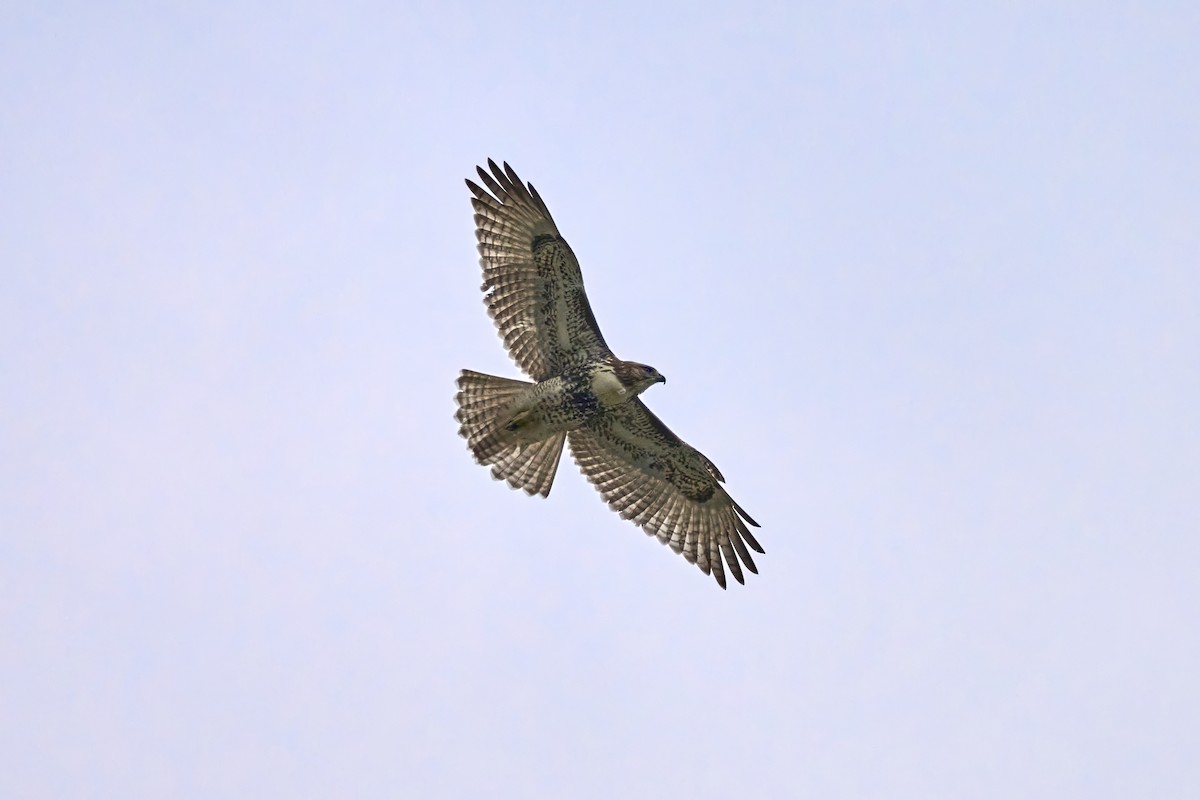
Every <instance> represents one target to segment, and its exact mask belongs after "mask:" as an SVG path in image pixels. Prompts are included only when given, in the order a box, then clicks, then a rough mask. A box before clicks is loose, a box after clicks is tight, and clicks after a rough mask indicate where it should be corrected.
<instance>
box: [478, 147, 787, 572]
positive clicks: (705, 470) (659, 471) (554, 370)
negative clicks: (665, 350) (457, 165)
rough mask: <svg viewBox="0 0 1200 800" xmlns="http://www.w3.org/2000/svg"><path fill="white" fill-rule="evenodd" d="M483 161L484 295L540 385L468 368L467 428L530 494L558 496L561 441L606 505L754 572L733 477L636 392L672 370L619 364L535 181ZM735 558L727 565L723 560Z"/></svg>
mask: <svg viewBox="0 0 1200 800" xmlns="http://www.w3.org/2000/svg"><path fill="white" fill-rule="evenodd" d="M488 167H489V168H490V172H489V171H487V170H484V169H483V168H482V167H476V170H477V171H478V173H479V178H480V180H481V181H483V185H484V187H487V188H486V189H485V188H483V187H481V186H479V185H478V184H476V183H474V182H473V181H471V180H467V187H468V188H469V189H470V190H471V194H472V198H471V205H472V206H474V208H475V238H476V239H477V240H478V242H479V256H480V258H479V263H480V264H481V265H482V267H483V286H482V287H481V288H482V289H483V293H484V302H485V303H486V304H487V309H488V313H489V314H490V315H491V317H492V319H493V320H494V321H495V323H496V328H497V329H498V330H499V332H500V336H501V338H503V339H504V345H505V347H506V348H507V349H508V352H509V355H511V356H512V358H513V360H514V361H515V362H516V363H517V366H519V367H520V368H521V369H522V370H523V371H524V372H525V374H526V375H528V376H529V377H530V378H532V379H533V382H529V381H521V380H512V379H510V378H500V377H496V376H494V375H484V374H483V373H479V372H473V371H471V370H463V371H462V374H461V375H460V376H459V378H458V389H459V391H458V394H457V396H456V398H455V399H456V401H457V402H458V412H457V414H456V415H455V418H456V419H457V420H458V421H459V423H461V427H460V428H459V433H460V434H461V435H462V436H463V437H464V438H466V440H467V445H468V447H470V450H471V452H472V454H473V455H474V456H475V460H476V461H478V462H479V463H480V464H483V465H485V466H490V467H491V468H492V475H493V476H494V477H495V478H497V479H498V480H504V481H507V482H508V484H509V485H510V486H512V487H513V488H514V489H523V490H524V491H525V492H526V493H528V494H530V495H534V494H540V495H542V496H543V497H546V496H548V495H549V494H550V486H551V484H552V483H553V482H554V473H555V471H556V470H557V469H558V462H559V458H560V457H561V456H562V449H563V442H564V441H570V443H571V455H572V456H573V457H574V459H575V463H576V464H578V465H579V468H580V469H581V470H582V471H583V474H584V475H585V476H586V477H587V479H588V480H589V481H590V482H591V483H592V484H593V485H595V487H596V488H597V489H598V490H599V492H600V494H601V496H602V497H603V498H604V500H605V501H606V502H607V503H608V505H609V506H610V507H611V508H612V509H613V510H614V511H616V512H618V513H619V514H620V515H621V516H622V517H623V518H625V519H628V520H632V521H633V522H634V523H635V524H637V525H639V526H641V527H642V528H643V529H644V530H645V531H646V532H647V533H648V534H650V535H652V536H655V537H657V538H658V540H659V541H661V542H662V543H663V544H666V545H668V546H670V548H671V549H672V550H674V551H675V552H676V553H679V554H681V555H682V556H683V557H684V558H686V559H687V560H688V561H689V562H691V563H693V564H695V565H696V566H698V567H699V568H700V569H701V570H702V571H703V572H704V574H705V575H709V574H711V575H712V576H713V577H714V578H716V581H717V583H718V584H720V586H721V588H722V589H724V588H725V571H726V569H728V570H729V572H731V573H732V574H733V577H734V578H735V579H736V580H737V582H738V583H745V579H744V578H743V575H742V566H743V565H744V566H745V568H746V569H748V570H750V571H751V572H754V573H757V572H758V569H757V568H756V567H755V566H754V561H753V559H752V558H751V557H750V550H748V549H747V546H749V548H751V549H753V550H754V551H755V552H758V553H762V552H764V551H763V549H762V546H761V545H759V543H758V542H757V541H756V540H755V538H754V536H753V535H752V534H751V533H750V529H749V528H748V527H747V525H753V526H754V527H758V523H757V522H755V521H754V520H753V519H751V518H750V515H749V514H747V513H746V512H745V511H743V510H742V507H741V506H739V505H738V504H737V503H736V502H734V500H733V498H732V497H730V496H729V494H728V493H727V492H726V491H725V489H724V488H723V487H722V486H721V484H722V483H723V482H724V480H725V479H724V477H722V475H721V473H720V472H719V471H718V470H717V468H716V466H714V465H713V463H712V462H711V461H709V460H708V459H707V458H705V456H704V455H703V454H702V453H700V451H699V450H697V449H696V448H694V447H692V446H691V445H689V444H688V443H687V442H685V441H683V440H682V439H680V438H679V437H678V436H676V435H675V434H674V433H672V432H671V430H670V429H669V428H668V427H667V426H666V425H664V424H663V423H662V422H661V421H660V420H659V418H658V417H656V416H654V414H652V413H651V412H650V409H648V408H646V404H645V403H643V402H642V401H641V399H640V398H639V397H638V395H640V394H641V393H642V392H644V391H646V389H648V388H650V387H651V386H653V385H654V384H656V383H666V378H664V377H663V376H662V375H661V374H659V372H658V370H656V369H655V368H654V367H650V366H647V365H645V364H639V363H637V362H634V361H622V360H621V359H619V358H617V357H616V356H615V355H613V352H612V350H610V349H609V348H608V345H607V344H605V342H604V337H603V336H602V335H601V333H600V326H599V325H597V324H596V318H595V316H593V314H592V309H591V306H590V305H589V304H588V299H587V295H586V294H585V293H584V290H583V275H582V273H581V272H580V270H579V262H578V261H577V260H576V258H575V254H574V253H573V252H572V251H571V248H570V246H569V245H568V244H567V241H566V239H564V238H563V237H562V235H561V234H559V232H558V227H557V226H556V225H555V224H554V220H553V219H552V218H551V216H550V212H549V210H547V208H546V204H545V203H544V202H543V201H542V198H541V197H540V196H539V195H538V193H537V190H536V189H534V188H533V184H525V183H523V182H522V181H521V179H520V178H519V177H517V173H516V172H514V171H513V169H512V167H510V166H509V165H508V164H505V165H504V167H503V169H501V168H500V167H498V166H497V165H496V163H495V162H494V161H492V160H490V159H489V160H488ZM722 559H724V564H722Z"/></svg>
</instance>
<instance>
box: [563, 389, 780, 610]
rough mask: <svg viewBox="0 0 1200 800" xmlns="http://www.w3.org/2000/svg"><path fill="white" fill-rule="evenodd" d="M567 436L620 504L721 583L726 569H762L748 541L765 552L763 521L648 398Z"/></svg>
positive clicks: (589, 472)
mask: <svg viewBox="0 0 1200 800" xmlns="http://www.w3.org/2000/svg"><path fill="white" fill-rule="evenodd" d="M567 440H568V441H569V442H570V443H571V455H572V456H573V457H574V459H575V463H576V464H578V465H579V468H580V469H581V470H583V474H584V475H586V476H587V479H588V480H589V481H591V483H592V484H594V485H595V486H596V488H597V489H598V490H599V492H600V494H601V496H602V497H604V499H605V501H607V502H608V504H609V506H611V507H612V509H613V510H614V511H617V512H618V513H620V515H621V516H622V517H624V518H625V519H630V520H632V521H633V522H634V523H636V524H637V525H640V526H641V527H642V528H643V529H645V531H646V532H647V533H649V534H651V535H653V536H656V537H658V539H659V541H661V542H663V543H664V544H667V545H669V546H670V547H671V549H672V550H674V551H675V552H677V553H681V554H683V557H684V558H686V559H687V560H688V561H690V562H692V563H693V564H696V565H697V566H698V567H700V569H701V570H703V571H704V573H705V574H706V575H707V574H710V573H711V574H712V575H713V577H714V578H716V581H717V583H719V584H720V585H721V588H725V569H726V568H728V569H729V571H730V572H731V573H733V577H734V579H735V580H737V582H738V583H745V579H744V577H743V575H742V565H743V564H744V565H745V567H746V569H748V570H750V571H751V572H758V569H757V568H756V567H755V565H754V560H753V559H752V558H751V556H750V552H749V550H748V549H747V547H746V546H747V545H749V546H750V548H752V549H754V550H755V551H757V552H759V553H762V552H764V551H763V549H762V546H761V545H760V544H759V543H758V541H757V540H755V538H754V536H753V534H751V533H750V529H749V528H748V527H747V523H749V524H750V525H753V526H755V527H758V523H756V522H755V521H754V520H753V519H751V518H750V515H748V514H747V513H746V512H745V511H743V510H742V508H741V506H739V505H738V504H737V503H735V502H734V501H733V499H732V498H731V497H729V495H728V494H727V493H726V492H725V490H724V489H723V488H722V487H721V486H720V483H721V477H720V473H719V472H718V471H717V468H716V467H715V466H713V464H712V462H711V461H709V460H708V459H707V458H706V457H705V456H704V455H703V454H702V453H700V452H699V451H698V450H696V449H695V448H694V447H691V446H690V445H688V444H687V443H686V442H684V441H683V440H682V439H680V438H679V437H678V436H676V435H675V434H674V433H672V432H671V430H670V429H669V428H667V426H666V425H664V424H663V423H662V421H661V420H659V419H658V417H656V416H654V414H652V413H651V412H650V409H648V408H646V406H645V404H644V403H642V401H641V400H639V399H634V400H631V401H629V402H628V403H626V404H624V405H622V406H620V407H619V408H616V409H610V410H609V411H608V412H606V413H605V414H603V415H601V416H599V417H597V418H596V419H595V420H593V421H592V422H591V423H589V424H587V425H585V426H584V427H583V428H580V429H578V430H574V431H571V432H570V433H568V434H567ZM722 559H723V560H724V565H723V564H722Z"/></svg>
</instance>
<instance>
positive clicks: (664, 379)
mask: <svg viewBox="0 0 1200 800" xmlns="http://www.w3.org/2000/svg"><path fill="white" fill-rule="evenodd" d="M666 382H667V379H666V378H665V377H663V376H662V375H659V376H658V380H656V381H655V383H666Z"/></svg>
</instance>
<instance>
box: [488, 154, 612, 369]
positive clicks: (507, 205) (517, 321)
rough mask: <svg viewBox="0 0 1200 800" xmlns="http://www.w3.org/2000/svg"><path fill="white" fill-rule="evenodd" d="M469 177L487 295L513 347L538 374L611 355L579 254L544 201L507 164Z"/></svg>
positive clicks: (506, 342)
mask: <svg viewBox="0 0 1200 800" xmlns="http://www.w3.org/2000/svg"><path fill="white" fill-rule="evenodd" d="M488 166H489V167H490V168H491V170H492V171H491V174H489V173H487V172H486V171H484V169H483V168H482V167H477V168H476V169H477V170H478V172H479V177H480V179H481V180H482V181H483V183H484V185H485V186H487V188H488V189H489V190H490V191H491V194H489V193H488V192H487V191H485V190H484V189H482V188H481V187H479V186H478V185H476V184H475V183H473V182H471V181H469V180H468V181H467V186H468V187H469V188H470V190H471V192H472V193H473V194H474V195H475V196H474V197H473V198H472V199H471V205H472V206H474V207H475V237H476V238H477V239H478V240H479V256H480V258H479V263H480V264H481V265H482V266H483V287H482V288H483V292H484V302H485V303H486V304H487V307H488V313H489V314H491V316H492V319H493V320H494V321H495V322H496V328H497V329H499V331H500V336H501V337H502V338H503V339H504V345H505V347H507V348H508V352H509V355H511V356H512V358H513V360H514V361H516V362H517V365H518V366H519V367H521V369H523V370H525V372H526V373H527V374H528V375H529V377H531V378H533V379H534V380H538V381H542V380H546V379H547V378H551V377H553V376H555V375H558V374H561V373H562V372H563V371H564V368H565V367H567V366H569V365H572V364H580V363H584V362H588V361H599V360H602V359H606V358H609V357H611V356H612V351H610V350H609V349H608V345H606V344H605V343H604V337H603V336H601V335H600V328H599V326H598V325H596V318H595V317H594V316H593V315H592V308H591V306H590V305H588V299H587V295H586V294H585V293H584V291H583V275H582V274H581V273H580V271H579V261H577V260H576V258H575V254H574V253H572V252H571V248H570V246H569V245H568V244H567V241H566V239H563V238H562V236H560V235H559V233H558V228H557V227H555V225H554V220H553V219H551V217H550V212H549V211H548V210H546V204H545V203H544V202H542V198H541V197H539V196H538V193H537V190H536V189H534V188H533V185H532V184H530V185H529V186H528V187H526V185H525V184H523V183H522V182H521V179H520V178H518V177H517V173H516V172H514V171H513V169H512V167H510V166H509V165H508V164H505V165H504V169H503V170H502V169H500V167H498V166H496V162H494V161H492V160H490V159H489V160H488Z"/></svg>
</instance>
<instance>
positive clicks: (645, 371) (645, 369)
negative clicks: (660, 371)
mask: <svg viewBox="0 0 1200 800" xmlns="http://www.w3.org/2000/svg"><path fill="white" fill-rule="evenodd" d="M642 372H644V373H646V374H647V375H649V374H650V373H652V372H654V367H642Z"/></svg>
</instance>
